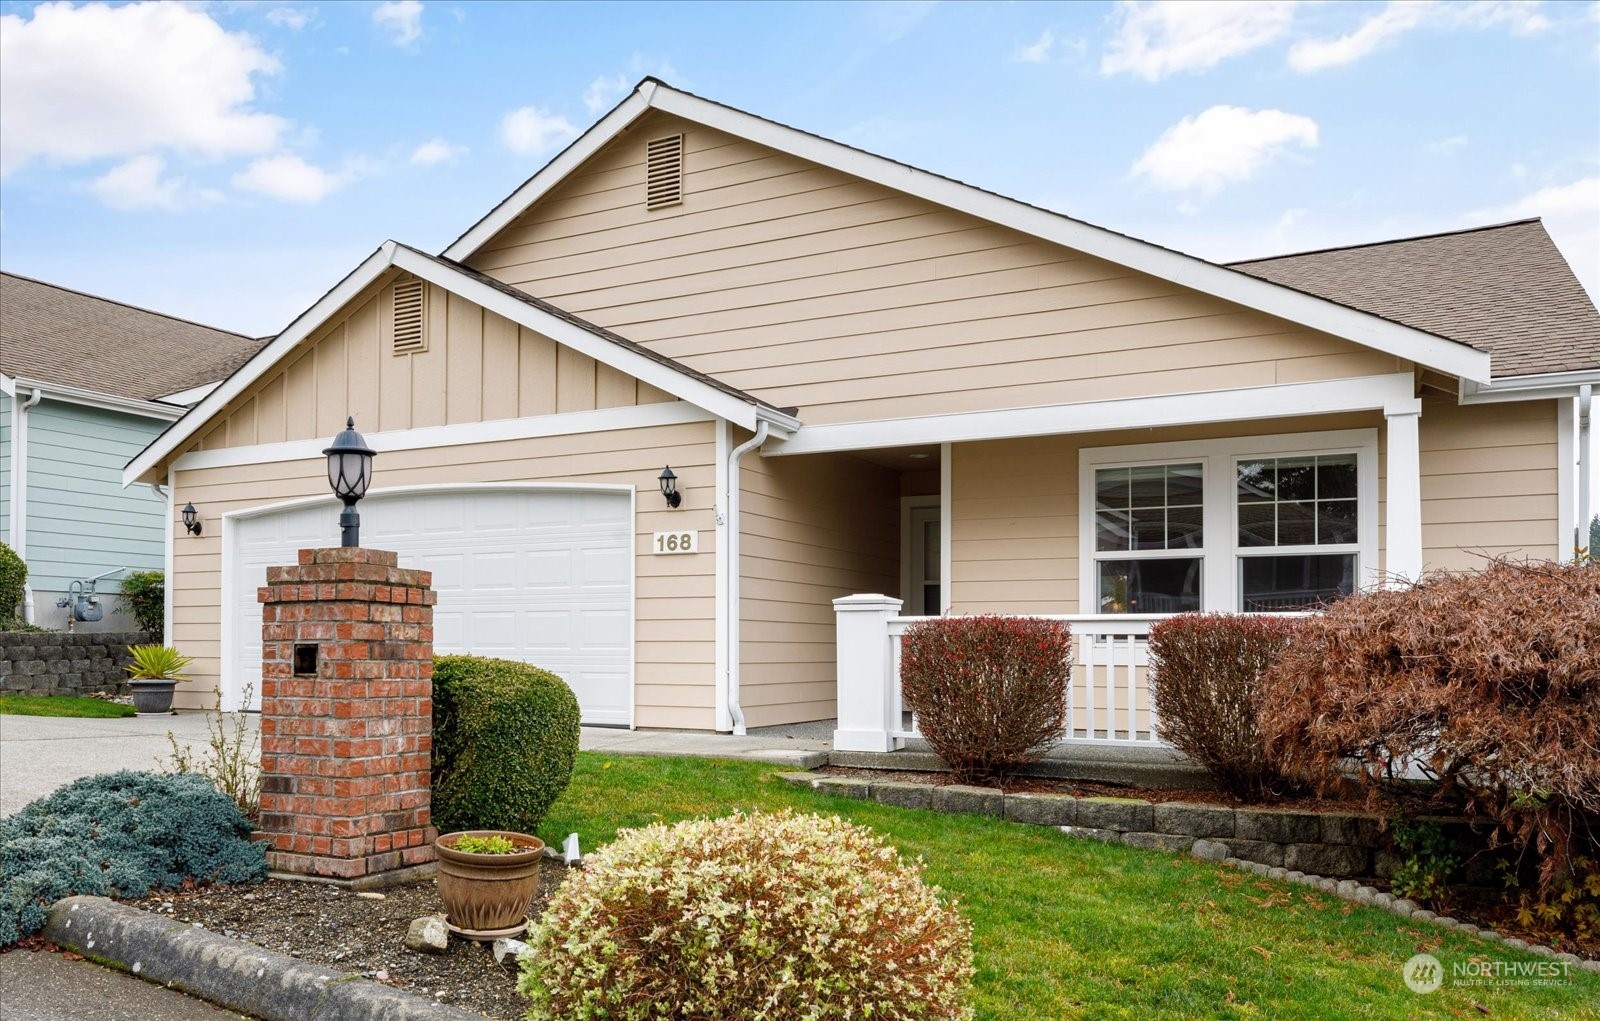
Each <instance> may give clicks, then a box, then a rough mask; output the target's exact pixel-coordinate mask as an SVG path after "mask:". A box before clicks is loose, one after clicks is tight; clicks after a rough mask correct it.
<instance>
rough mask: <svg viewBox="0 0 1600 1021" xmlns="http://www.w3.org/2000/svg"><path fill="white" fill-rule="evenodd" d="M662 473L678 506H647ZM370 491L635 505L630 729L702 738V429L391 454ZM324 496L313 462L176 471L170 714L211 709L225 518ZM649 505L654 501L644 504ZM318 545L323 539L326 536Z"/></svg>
mask: <svg viewBox="0 0 1600 1021" xmlns="http://www.w3.org/2000/svg"><path fill="white" fill-rule="evenodd" d="M663 463H670V464H672V465H673V470H674V471H675V472H677V473H678V475H679V478H680V483H679V485H680V487H681V488H680V492H682V493H683V504H682V506H681V507H680V508H679V509H678V510H669V509H667V508H666V506H665V505H664V504H663V503H662V501H661V499H660V497H659V495H656V494H657V482H656V476H657V475H658V474H659V473H660V471H661V465H662V464H663ZM374 472H375V474H374V480H373V487H374V489H373V491H374V492H379V491H381V490H383V489H387V488H395V487H403V486H415V485H431V484H450V483H480V482H591V483H610V484H617V483H620V484H627V485H632V486H634V487H635V488H636V490H637V493H638V505H637V506H638V514H637V517H636V519H635V522H634V526H635V530H636V533H637V534H636V557H635V560H634V564H635V571H636V580H635V597H636V602H635V614H634V623H635V628H636V635H635V646H634V648H635V661H636V665H635V693H636V694H635V697H636V703H637V709H636V713H637V723H638V725H639V726H642V727H688V728H696V729H705V730H709V729H712V728H713V727H714V725H715V720H714V701H715V687H714V670H715V658H716V657H715V624H714V608H715V599H716V575H715V562H716V521H715V517H714V511H713V506H714V504H715V502H716V494H715V488H716V486H715V479H716V467H715V439H714V434H713V426H712V424H711V423H709V422H695V423H688V424H682V425H671V426H658V427H652V428H643V429H626V430H615V431H610V432H597V433H586V434H582V435H578V436H556V437H541V438H535V439H526V440H508V441H504V442H498V443H480V444H471V445H466V446H456V447H441V448H435V449H431V450H405V451H394V452H390V453H385V454H382V455H380V457H379V458H378V460H377V462H376V464H375V466H374ZM326 492H327V478H326V473H325V469H324V467H323V464H322V462H321V460H320V459H317V460H303V461H293V462H274V463H270V464H259V465H247V466H240V467H229V468H208V469H202V470H197V471H180V472H178V473H177V474H176V478H175V494H176V495H175V498H176V500H177V502H178V503H179V504H180V505H181V504H182V503H184V502H186V501H190V500H192V501H193V502H194V504H195V506H196V507H198V508H201V510H202V512H203V514H204V515H205V518H206V523H207V528H206V531H205V533H204V534H203V535H200V536H188V535H185V534H183V533H182V529H181V527H180V528H179V529H178V534H177V538H176V542H175V546H174V558H173V559H174V565H173V570H174V575H175V578H174V587H173V601H174V604H175V605H174V613H173V639H174V641H175V642H176V643H177V645H178V646H179V647H180V648H182V649H183V651H184V652H185V653H186V654H188V655H191V656H194V657H195V666H194V669H193V671H192V673H193V675H194V677H195V679H196V682H195V683H193V684H190V685H188V686H187V687H186V689H185V690H184V691H183V692H181V693H180V695H181V697H182V699H183V701H182V702H181V703H180V704H181V705H185V706H189V707H200V706H202V705H206V704H209V700H210V699H214V698H215V691H216V686H217V684H218V682H219V679H220V669H221V664H220V656H221V631H220V622H221V611H220V606H221V585H222V525H221V523H220V521H219V520H218V519H219V518H220V516H221V515H222V514H224V513H226V512H229V511H235V510H243V509H246V508H251V507H259V506H263V505H266V504H272V503H278V502H281V501H284V500H292V499H295V498H299V497H307V496H321V495H323V494H325V493H326ZM652 496H654V499H652V498H651V497H652ZM679 529H698V530H699V532H700V552H699V553H697V554H694V555H690V556H675V557H656V556H653V555H652V554H651V536H652V533H653V532H655V531H669V530H679ZM328 538H329V542H330V544H331V543H332V542H333V541H334V539H335V537H334V536H329V537H328Z"/></svg>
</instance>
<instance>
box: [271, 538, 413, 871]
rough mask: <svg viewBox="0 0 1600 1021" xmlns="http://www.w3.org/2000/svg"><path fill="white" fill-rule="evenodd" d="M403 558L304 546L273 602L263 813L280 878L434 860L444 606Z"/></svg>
mask: <svg viewBox="0 0 1600 1021" xmlns="http://www.w3.org/2000/svg"><path fill="white" fill-rule="evenodd" d="M397 564H398V559H397V557H396V555H395V554H394V553H390V552H386V551H384V550H372V549H361V548H354V547H351V548H334V549H309V550H301V551H300V563H299V564H298V565H296V566H294V567H271V568H268V569H267V584H266V587H265V588H262V589H261V590H260V593H259V598H260V600H261V603H262V607H261V652H262V656H261V660H262V662H261V817H260V826H261V830H262V831H263V833H264V834H265V835H266V838H267V839H268V841H269V845H268V852H267V862H268V864H269V866H270V867H271V868H272V869H274V870H276V871H279V872H287V873H299V874H301V875H306V876H319V877H326V878H330V879H336V880H360V879H362V878H364V877H368V876H373V875H375V874H378V873H384V872H391V871H394V870H396V869H400V868H404V867H406V866H410V865H419V864H422V863H424V862H428V861H431V860H432V859H433V837H434V830H433V827H432V826H431V825H430V819H429V812H430V802H429V798H430V791H429V768H430V765H431V758H432V756H431V753H432V749H433V604H434V601H435V599H436V594H435V593H434V592H433V591H432V589H431V588H430V587H429V586H430V585H431V584H432V581H433V578H432V575H431V574H430V572H428V571H411V570H402V569H401V568H400V567H398V566H397Z"/></svg>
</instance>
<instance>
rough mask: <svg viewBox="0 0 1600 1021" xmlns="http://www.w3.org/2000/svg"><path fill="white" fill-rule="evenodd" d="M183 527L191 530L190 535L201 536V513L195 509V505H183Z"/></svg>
mask: <svg viewBox="0 0 1600 1021" xmlns="http://www.w3.org/2000/svg"><path fill="white" fill-rule="evenodd" d="M183 527H184V528H187V529H188V530H189V534H190V535H199V534H200V512H199V511H197V510H195V509H194V504H192V503H186V504H184V505H183Z"/></svg>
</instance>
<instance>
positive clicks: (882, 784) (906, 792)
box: [872, 780, 933, 808]
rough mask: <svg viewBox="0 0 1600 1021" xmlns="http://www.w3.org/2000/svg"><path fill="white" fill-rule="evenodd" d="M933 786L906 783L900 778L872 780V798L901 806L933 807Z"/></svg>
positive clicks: (882, 802)
mask: <svg viewBox="0 0 1600 1021" xmlns="http://www.w3.org/2000/svg"><path fill="white" fill-rule="evenodd" d="M932 790H933V788H931V787H929V786H928V785H927V784H920V783H904V782H902V781H899V780H874V781H872V800H873V801H877V802H880V803H881V804H885V805H896V806H898V807H900V808H931V807H932V806H933V795H932V793H931V792H932Z"/></svg>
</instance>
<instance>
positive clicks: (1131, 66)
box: [1100, 0, 1295, 82]
mask: <svg viewBox="0 0 1600 1021" xmlns="http://www.w3.org/2000/svg"><path fill="white" fill-rule="evenodd" d="M1294 9H1295V4H1294V3H1293V2H1292V0H1246V2H1237V0H1230V2H1220V3H1193V2H1179V0H1162V2H1157V3H1131V2H1124V3H1121V4H1118V6H1117V11H1116V15H1115V24H1116V34H1115V36H1114V37H1113V38H1112V40H1111V42H1110V44H1109V45H1107V47H1106V50H1105V52H1104V53H1103V54H1101V57H1100V71H1101V73H1102V74H1107V75H1112V74H1120V73H1122V72H1127V73H1129V74H1133V75H1136V76H1138V77H1140V78H1143V79H1145V80H1146V81H1152V82H1153V81H1160V80H1161V79H1162V78H1165V77H1167V76H1168V75H1171V74H1177V73H1178V72H1180V71H1203V70H1205V69H1206V68H1210V67H1215V66H1216V65H1218V64H1220V63H1222V62H1223V61H1224V60H1227V59H1229V58H1231V57H1237V56H1240V55H1241V54H1245V53H1249V52H1250V51H1251V50H1254V49H1259V48H1260V47H1262V46H1266V45H1267V44H1269V43H1271V42H1274V41H1275V40H1277V39H1279V38H1281V37H1282V36H1283V35H1284V34H1285V33H1286V32H1288V31H1289V25H1290V23H1291V22H1292V20H1293V19H1294Z"/></svg>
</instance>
